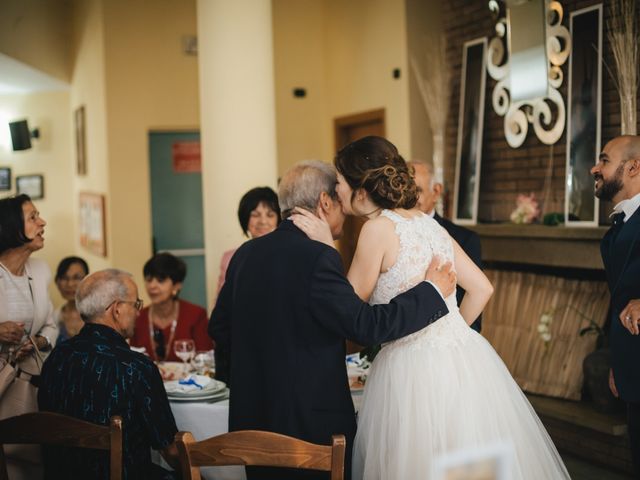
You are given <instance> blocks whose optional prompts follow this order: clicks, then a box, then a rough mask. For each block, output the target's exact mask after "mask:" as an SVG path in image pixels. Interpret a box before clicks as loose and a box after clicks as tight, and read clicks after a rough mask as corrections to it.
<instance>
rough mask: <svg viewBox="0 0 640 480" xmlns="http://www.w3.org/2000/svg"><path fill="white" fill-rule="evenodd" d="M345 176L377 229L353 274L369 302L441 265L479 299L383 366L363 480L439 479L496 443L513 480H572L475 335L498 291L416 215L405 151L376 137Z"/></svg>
mask: <svg viewBox="0 0 640 480" xmlns="http://www.w3.org/2000/svg"><path fill="white" fill-rule="evenodd" d="M335 166H336V169H337V171H338V175H337V176H338V184H337V186H336V192H337V193H338V197H339V198H340V200H341V202H342V208H343V211H344V213H345V214H347V215H358V216H362V217H365V218H366V219H367V221H366V222H365V223H364V225H363V227H362V230H361V233H360V237H359V239H358V245H357V247H356V252H355V255H354V257H353V262H352V264H351V267H350V269H349V274H348V279H349V281H350V283H351V284H352V285H353V287H354V289H355V291H356V293H357V294H358V295H359V296H360V297H361V298H362V299H364V300H367V301H369V303H371V304H379V303H389V301H390V300H391V299H392V298H393V297H395V296H396V295H398V294H399V293H401V292H404V291H406V290H408V289H409V288H411V287H413V286H414V285H415V284H416V283H418V282H419V281H421V280H422V279H423V278H424V272H425V270H426V268H427V266H428V265H429V263H430V262H431V260H432V259H433V257H439V258H440V259H441V260H442V261H445V262H452V265H454V267H455V270H456V273H457V279H458V283H459V284H460V285H461V286H462V287H463V288H464V289H465V290H466V292H467V294H466V295H465V297H464V299H463V301H462V304H461V305H460V307H459V308H458V305H457V301H456V295H455V291H454V292H453V293H452V294H451V295H449V296H448V297H447V298H446V299H445V301H446V304H447V308H448V310H449V313H448V314H447V315H445V316H444V317H442V318H440V319H439V320H438V321H436V322H434V323H432V324H431V325H429V326H428V327H426V328H424V329H423V330H420V331H418V332H416V333H414V334H412V335H408V336H406V337H404V338H401V339H399V340H395V341H393V342H389V343H387V344H385V345H384V346H383V347H382V349H381V350H380V353H378V355H377V356H376V358H375V360H374V362H373V365H372V367H371V370H370V372H369V375H368V378H367V382H366V385H365V391H364V397H363V401H362V406H361V408H360V410H359V412H358V431H357V434H356V438H355V441H354V447H353V479H354V480H359V479H362V478H364V479H366V480H370V479H380V480H382V479H387V480H391V479H399V478H433V477H434V476H435V471H434V465H435V460H436V459H437V458H438V457H440V456H442V455H443V454H445V453H447V452H453V451H456V450H461V449H476V448H480V447H483V446H485V445H487V444H491V443H495V442H506V443H509V444H511V445H513V447H514V450H515V456H514V462H513V463H512V467H511V471H510V472H509V474H510V478H514V479H531V480H534V479H540V478H553V479H561V478H569V476H568V473H567V470H566V468H565V467H564V464H563V463H562V459H561V458H560V456H559V455H558V452H557V450H556V448H555V446H554V445H553V442H552V441H551V439H550V438H549V435H548V434H547V432H546V431H545V429H544V427H543V426H542V424H541V423H540V420H539V419H538V417H537V416H536V414H535V412H534V411H533V408H532V407H531V405H530V404H529V402H528V401H527V399H526V397H525V396H524V395H523V394H522V391H521V390H520V388H519V387H518V385H517V384H516V382H515V381H514V380H513V378H512V377H511V375H510V374H509V371H508V370H507V368H506V367H505V365H504V363H503V362H502V360H501V359H500V357H499V356H498V354H497V353H496V352H495V351H494V350H493V348H492V347H491V345H490V344H489V342H487V341H486V340H485V339H484V338H483V337H482V336H481V335H480V334H478V333H477V332H476V331H475V330H473V329H471V328H469V325H470V324H471V323H472V322H473V321H474V320H475V319H476V318H477V317H478V315H479V314H480V312H481V311H482V309H483V308H484V306H485V305H486V303H487V301H488V300H489V298H490V297H491V294H492V293H493V287H492V286H491V283H490V282H489V280H488V279H487V277H486V276H485V275H484V274H483V273H482V271H481V270H480V269H479V268H478V267H477V266H476V265H475V263H473V261H472V260H470V259H469V257H467V255H466V254H465V253H464V251H463V250H462V249H461V248H460V246H459V245H458V244H457V243H456V242H455V241H453V240H452V239H451V237H450V236H449V234H448V233H447V232H446V230H444V228H442V227H441V226H440V225H439V224H438V222H436V221H435V220H434V219H433V218H431V217H430V216H428V215H425V214H423V213H422V212H420V211H419V210H418V209H416V208H414V207H415V205H416V202H417V199H418V192H417V187H416V184H415V182H414V180H413V177H412V175H411V171H410V170H409V167H408V166H407V164H406V163H405V161H404V160H403V159H402V157H401V156H400V154H399V153H398V151H397V149H396V147H395V146H394V145H393V144H391V143H390V142H388V141H387V140H385V139H384V138H381V137H365V138H363V139H361V140H357V141H355V142H353V143H351V144H349V145H347V146H346V147H344V148H343V149H342V150H340V151H339V152H338V154H337V155H336V158H335ZM294 222H295V223H296V225H298V226H300V228H302V229H303V230H304V231H306V232H308V233H310V234H311V238H315V239H318V240H322V241H325V242H326V243H327V244H328V245H333V240H332V239H331V235H330V233H328V232H327V228H326V227H324V226H323V222H321V221H320V220H319V219H317V217H315V216H314V215H312V214H309V213H307V212H304V211H301V212H300V213H299V214H298V215H296V216H295V217H294ZM318 232H321V233H318Z"/></svg>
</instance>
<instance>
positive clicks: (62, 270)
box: [54, 257, 89, 343]
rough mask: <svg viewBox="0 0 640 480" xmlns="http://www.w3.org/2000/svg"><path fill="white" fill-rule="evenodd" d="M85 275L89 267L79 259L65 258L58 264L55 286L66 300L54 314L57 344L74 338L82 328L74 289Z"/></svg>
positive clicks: (87, 273)
mask: <svg viewBox="0 0 640 480" xmlns="http://www.w3.org/2000/svg"><path fill="white" fill-rule="evenodd" d="M87 275H89V265H87V262H85V261H84V259H82V258H80V257H65V258H63V259H62V260H60V263H59V264H58V269H57V270H56V278H55V280H56V286H57V287H58V291H59V292H60V295H62V298H64V299H65V300H66V302H65V303H64V305H62V306H60V307H59V308H58V309H57V310H56V311H55V312H54V319H55V321H56V323H57V325H58V328H59V329H60V335H59V336H58V343H60V342H63V341H65V340H67V339H69V338H71V337H74V336H75V335H77V334H78V332H79V331H80V330H81V329H82V327H83V326H84V321H83V320H82V318H80V313H78V310H77V309H76V289H77V288H78V284H79V283H80V282H81V281H82V279H83V278H84V277H86V276H87Z"/></svg>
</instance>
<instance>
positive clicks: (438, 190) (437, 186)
mask: <svg viewBox="0 0 640 480" xmlns="http://www.w3.org/2000/svg"><path fill="white" fill-rule="evenodd" d="M443 190H444V187H443V186H442V184H441V183H437V182H436V183H434V184H433V201H434V202H437V201H438V199H439V198H440V195H442V191H443Z"/></svg>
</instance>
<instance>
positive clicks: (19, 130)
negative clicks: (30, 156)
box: [9, 120, 40, 151]
mask: <svg viewBox="0 0 640 480" xmlns="http://www.w3.org/2000/svg"><path fill="white" fill-rule="evenodd" d="M9 130H10V131H11V142H12V143H13V150H14V151H17V150H28V149H30V148H31V139H32V138H40V130H38V129H37V128H34V129H33V130H29V125H28V124H27V121H26V120H18V121H16V122H9Z"/></svg>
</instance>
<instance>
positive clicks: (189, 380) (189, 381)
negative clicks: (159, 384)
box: [164, 375, 212, 393]
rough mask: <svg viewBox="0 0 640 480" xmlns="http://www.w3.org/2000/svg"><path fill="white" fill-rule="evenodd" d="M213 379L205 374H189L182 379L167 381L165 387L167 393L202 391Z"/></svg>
mask: <svg viewBox="0 0 640 480" xmlns="http://www.w3.org/2000/svg"><path fill="white" fill-rule="evenodd" d="M211 381H212V380H211V378H209V377H207V376H204V375H189V376H188V377H185V378H183V379H182V380H173V381H171V382H165V384H164V388H165V390H166V391H167V393H191V392H201V391H202V390H204V389H206V388H207V387H208V386H209V384H210V383H211Z"/></svg>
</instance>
